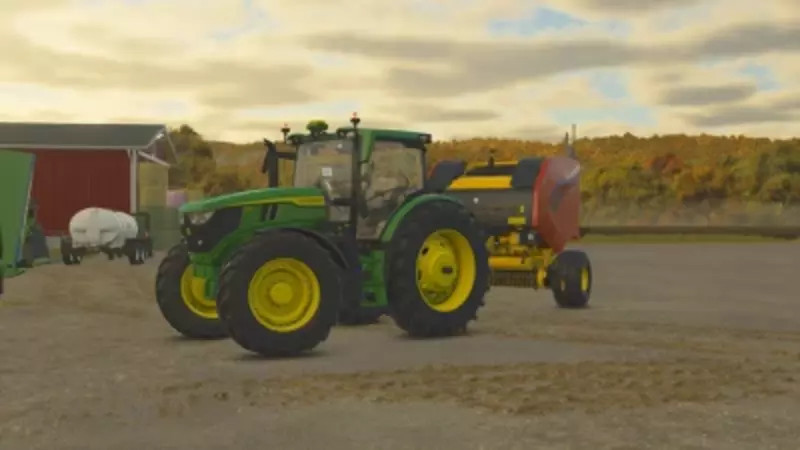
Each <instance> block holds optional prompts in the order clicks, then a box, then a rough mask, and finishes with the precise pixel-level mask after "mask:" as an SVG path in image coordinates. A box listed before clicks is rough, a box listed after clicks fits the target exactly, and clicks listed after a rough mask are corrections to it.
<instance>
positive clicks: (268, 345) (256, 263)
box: [217, 231, 343, 356]
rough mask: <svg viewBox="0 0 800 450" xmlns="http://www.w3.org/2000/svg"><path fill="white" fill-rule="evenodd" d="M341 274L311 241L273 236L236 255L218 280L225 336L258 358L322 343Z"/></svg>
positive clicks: (338, 294)
mask: <svg viewBox="0 0 800 450" xmlns="http://www.w3.org/2000/svg"><path fill="white" fill-rule="evenodd" d="M342 288H343V286H342V279H341V268H340V267H339V266H338V265H337V263H336V262H335V261H334V259H333V258H332V256H331V254H330V252H329V251H328V250H327V249H325V248H324V247H322V246H321V245H319V243H318V242H316V241H315V240H314V239H312V238H310V237H307V236H305V235H303V234H300V233H297V232H291V231H273V232H270V233H267V234H264V235H262V236H258V237H256V238H254V239H253V240H252V241H251V242H249V243H247V244H245V245H244V246H243V247H242V248H240V249H239V250H237V251H236V252H235V253H234V255H233V256H232V257H231V259H230V262H229V263H228V264H226V265H225V267H224V268H223V269H222V273H221V275H220V288H219V296H218V297H219V298H218V305H217V306H218V309H219V313H220V318H221V319H222V322H223V323H224V324H225V327H226V328H227V330H228V332H229V334H230V336H231V337H232V338H233V340H234V341H236V343H237V344H239V345H240V346H242V347H243V348H245V349H247V350H250V351H252V352H255V353H259V354H261V355H264V356H293V355H296V354H299V353H302V352H304V351H307V350H311V349H312V348H314V347H316V346H317V345H318V344H320V343H321V342H323V341H324V340H325V339H327V338H328V334H329V333H330V330H331V328H332V327H333V326H334V325H335V323H336V318H337V313H338V310H339V306H340V304H341V302H342Z"/></svg>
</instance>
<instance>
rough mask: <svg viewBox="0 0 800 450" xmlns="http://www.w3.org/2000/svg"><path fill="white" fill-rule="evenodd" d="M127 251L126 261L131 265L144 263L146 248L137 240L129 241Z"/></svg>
mask: <svg viewBox="0 0 800 450" xmlns="http://www.w3.org/2000/svg"><path fill="white" fill-rule="evenodd" d="M127 253H128V262H129V263H130V264H131V265H132V266H138V265H141V264H144V261H145V259H147V248H146V247H145V246H144V244H142V243H139V242H134V243H131V244H130V245H129V246H128V249H127Z"/></svg>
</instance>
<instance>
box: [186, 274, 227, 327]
mask: <svg viewBox="0 0 800 450" xmlns="http://www.w3.org/2000/svg"><path fill="white" fill-rule="evenodd" d="M181 298H183V303H185V304H186V307H187V308H189V310H190V311H191V312H193V313H194V314H196V315H198V316H200V317H202V318H204V319H217V318H219V315H218V314H217V302H215V301H214V299H213V298H208V297H206V280H205V278H202V277H196V276H194V266H192V265H191V264H189V265H188V266H186V268H185V269H183V275H181Z"/></svg>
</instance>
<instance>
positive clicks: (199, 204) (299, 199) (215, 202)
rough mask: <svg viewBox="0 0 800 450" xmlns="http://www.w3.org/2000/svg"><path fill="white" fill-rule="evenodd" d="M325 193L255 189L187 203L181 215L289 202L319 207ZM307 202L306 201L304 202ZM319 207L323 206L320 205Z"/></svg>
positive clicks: (294, 188) (296, 188)
mask: <svg viewBox="0 0 800 450" xmlns="http://www.w3.org/2000/svg"><path fill="white" fill-rule="evenodd" d="M322 196H323V192H322V190H321V189H317V188H307V187H278V188H264V189H253V190H249V191H243V192H236V193H234V194H226V195H219V196H216V197H211V198H206V199H203V200H198V201H196V202H189V203H185V204H184V205H183V206H181V208H180V212H181V214H187V213H200V212H209V211H215V210H218V209H222V208H230V207H234V206H246V205H254V204H259V203H273V202H281V201H287V202H291V203H296V204H308V205H309V206H310V205H312V204H313V205H317V204H318V203H319V200H320V199H322ZM304 200H305V201H304ZM319 206H322V205H321V204H319Z"/></svg>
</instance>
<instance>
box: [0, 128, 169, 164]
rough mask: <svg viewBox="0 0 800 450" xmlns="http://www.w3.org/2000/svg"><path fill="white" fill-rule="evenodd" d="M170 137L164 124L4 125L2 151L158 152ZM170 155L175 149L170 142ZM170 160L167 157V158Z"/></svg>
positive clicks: (1, 139) (0, 145)
mask: <svg viewBox="0 0 800 450" xmlns="http://www.w3.org/2000/svg"><path fill="white" fill-rule="evenodd" d="M162 137H166V138H167V140H169V136H168V131H167V127H166V126H165V125H161V124H88V123H87V124H83V123H36V122H0V149H3V148H7V149H17V150H25V149H60V150H92V149H96V150H141V151H146V152H148V153H154V152H156V150H157V149H156V148H155V147H156V146H155V144H156V141H158V140H159V139H160V138H162ZM169 147H170V152H171V153H172V156H173V157H174V156H175V149H174V148H173V147H172V143H171V142H169ZM164 156H166V155H164Z"/></svg>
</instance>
